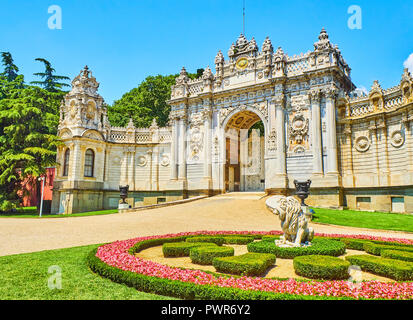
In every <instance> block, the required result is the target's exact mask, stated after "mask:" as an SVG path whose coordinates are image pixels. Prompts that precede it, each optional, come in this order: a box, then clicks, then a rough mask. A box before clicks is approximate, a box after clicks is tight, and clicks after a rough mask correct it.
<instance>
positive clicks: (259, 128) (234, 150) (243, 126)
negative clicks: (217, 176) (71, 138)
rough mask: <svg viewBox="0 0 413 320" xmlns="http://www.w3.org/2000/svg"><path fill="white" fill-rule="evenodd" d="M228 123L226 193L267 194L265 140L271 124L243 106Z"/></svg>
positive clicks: (226, 126) (225, 173)
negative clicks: (268, 125) (249, 192)
mask: <svg viewBox="0 0 413 320" xmlns="http://www.w3.org/2000/svg"><path fill="white" fill-rule="evenodd" d="M240 109H241V111H240V110H234V111H233V112H231V113H230V114H229V115H228V116H227V118H226V119H225V120H224V123H223V128H225V130H224V132H225V171H224V180H225V190H226V191H229V192H232V191H264V190H265V137H266V128H267V122H266V119H265V117H263V116H262V115H261V117H262V118H261V117H260V116H259V114H260V113H259V112H257V111H256V110H254V108H251V107H250V108H248V107H246V106H243V107H242V108H240Z"/></svg>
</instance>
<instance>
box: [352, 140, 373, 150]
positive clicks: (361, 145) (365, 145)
mask: <svg viewBox="0 0 413 320" xmlns="http://www.w3.org/2000/svg"><path fill="white" fill-rule="evenodd" d="M370 145H371V143H370V140H369V138H368V137H366V136H361V137H358V138H357V139H356V141H355V143H354V147H355V148H356V150H357V151H358V152H366V151H367V150H369V149H370Z"/></svg>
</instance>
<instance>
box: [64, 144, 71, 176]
mask: <svg viewBox="0 0 413 320" xmlns="http://www.w3.org/2000/svg"><path fill="white" fill-rule="evenodd" d="M69 161H70V149H69V148H67V149H66V151H65V157H64V161H63V176H64V177H67V175H68V173H69Z"/></svg>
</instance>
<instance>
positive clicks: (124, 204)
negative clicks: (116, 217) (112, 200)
mask: <svg viewBox="0 0 413 320" xmlns="http://www.w3.org/2000/svg"><path fill="white" fill-rule="evenodd" d="M118 209H119V210H124V209H129V203H119V206H118Z"/></svg>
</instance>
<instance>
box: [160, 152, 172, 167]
mask: <svg viewBox="0 0 413 320" xmlns="http://www.w3.org/2000/svg"><path fill="white" fill-rule="evenodd" d="M169 163H170V159H169V154H166V153H164V154H162V155H161V156H160V164H161V166H162V167H167V166H169Z"/></svg>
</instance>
